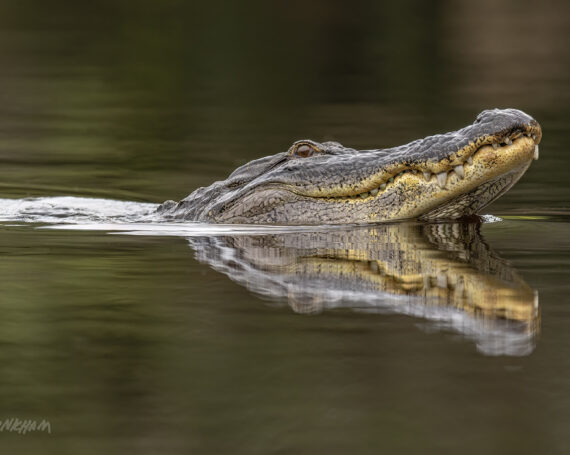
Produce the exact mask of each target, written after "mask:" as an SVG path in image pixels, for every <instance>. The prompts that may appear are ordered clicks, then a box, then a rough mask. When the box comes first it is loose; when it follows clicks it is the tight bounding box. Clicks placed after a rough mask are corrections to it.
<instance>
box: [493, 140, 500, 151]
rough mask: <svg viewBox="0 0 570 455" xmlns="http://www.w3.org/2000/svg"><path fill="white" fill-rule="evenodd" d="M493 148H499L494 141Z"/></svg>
mask: <svg viewBox="0 0 570 455" xmlns="http://www.w3.org/2000/svg"><path fill="white" fill-rule="evenodd" d="M493 148H494V149H495V150H497V149H498V148H499V144H497V143H496V142H493Z"/></svg>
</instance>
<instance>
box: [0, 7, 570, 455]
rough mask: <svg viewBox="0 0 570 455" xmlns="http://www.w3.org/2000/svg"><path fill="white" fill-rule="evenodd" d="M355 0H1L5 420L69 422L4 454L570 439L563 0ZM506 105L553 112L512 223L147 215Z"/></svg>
mask: <svg viewBox="0 0 570 455" xmlns="http://www.w3.org/2000/svg"><path fill="white" fill-rule="evenodd" d="M521 5H522V6H521ZM346 8H348V7H343V6H342V5H341V4H337V5H333V4H332V3H330V2H311V3H310V4H307V3H306V2H304V3H298V2H288V3H287V4H285V3H284V4H282V5H275V4H272V3H267V2H254V3H252V4H248V5H247V6H245V5H241V4H239V5H238V4H237V3H236V4H235V5H221V4H214V3H212V4H208V5H206V4H199V3H195V4H190V3H189V2H178V1H165V2H152V1H142V2H139V3H138V4H137V6H136V8H135V7H134V6H133V4H132V3H131V2H126V1H101V2H96V3H93V4H89V5H88V4H86V3H84V2H81V3H78V2H71V1H65V0H58V1H55V2H49V4H48V3H46V2H39V1H34V0H26V1H19V2H3V3H2V4H1V5H0V38H1V39H0V68H2V70H1V71H0V87H2V89H1V90H0V165H1V166H0V169H1V171H0V172H1V179H0V198H1V200H0V218H1V219H2V220H3V221H2V222H1V224H0V258H1V261H0V272H1V275H0V276H1V277H2V293H1V297H0V303H1V305H2V310H3V313H2V316H3V317H2V320H1V322H0V343H1V347H0V360H1V362H2V365H3V368H2V372H1V373H0V384H1V387H0V404H1V406H0V410H1V413H0V418H9V417H19V418H21V419H39V420H41V419H47V420H49V421H50V422H51V428H52V433H51V434H47V433H39V432H36V433H29V434H26V435H21V434H17V433H8V432H2V433H0V447H2V449H3V450H4V451H5V452H6V453H12V452H13V453H18V452H22V451H25V450H28V451H30V452H32V453H33V452H36V453H37V452H40V451H41V452H47V453H58V454H59V453H79V452H80V453H96V454H99V453H101V452H106V453H115V452H116V453H124V452H126V451H128V452H133V451H137V452H141V453H145V452H146V453H157V452H159V453H188V452H190V453H247V454H251V453H263V454H265V453H325V452H326V453H347V452H351V453H378V452H381V451H383V452H387V453H422V454H423V453H457V452H459V451H460V452H461V453H483V452H486V453H529V454H530V453H532V454H533V453H542V452H544V453H567V452H568V450H569V448H570V447H569V446H570V438H569V437H568V434H567V428H568V425H569V424H570V411H569V409H570V399H569V398H568V397H570V380H569V379H568V378H569V377H570V361H569V360H568V359H569V358H570V352H569V348H568V346H570V335H569V333H570V331H569V330H568V326H569V324H570V311H569V307H568V304H569V301H568V295H569V292H570V284H569V283H570V280H569V274H568V270H569V266H570V254H569V253H570V240H569V239H570V235H569V232H570V229H569V228H570V216H569V215H570V207H569V206H568V200H569V194H570V193H569V189H568V177H567V174H568V172H567V170H568V167H569V164H570V162H569V159H568V153H567V150H566V144H567V143H568V139H569V135H568V131H567V125H568V122H569V120H570V108H569V106H570V92H569V90H568V87H570V79H569V76H568V75H569V74H570V54H569V53H570V51H569V49H570V48H569V47H568V46H567V45H566V43H567V42H568V39H569V38H570V37H569V32H568V31H569V30H570V26H569V23H568V17H569V15H568V11H567V8H566V7H562V6H560V5H556V7H554V6H553V5H541V6H540V7H536V5H533V4H532V3H524V4H521V3H520V2H515V1H498V2H497V1H490V0H489V1H482V2H470V3H464V4H459V3H457V4H456V3H454V2H398V4H397V5H396V4H394V5H390V6H386V5H382V4H380V3H378V2H366V1H365V2H358V3H357V4H351V5H350V8H349V9H346ZM493 107H516V108H519V109H522V110H524V111H526V112H528V113H529V114H531V115H533V116H534V117H535V118H536V119H537V120H538V121H539V122H540V123H541V125H542V127H543V132H544V136H543V140H542V143H541V157H540V159H539V160H538V161H536V162H534V163H533V164H532V165H531V167H530V169H529V171H528V172H527V174H526V175H525V176H524V177H523V178H522V179H521V181H520V182H519V183H518V184H517V185H516V186H515V187H514V188H513V189H512V190H511V191H510V192H509V193H508V194H507V195H506V196H504V197H503V198H501V199H500V200H498V201H497V202H496V203H494V204H493V205H492V206H490V207H488V208H487V209H486V214H491V215H493V216H496V217H498V218H499V221H497V220H496V219H492V218H489V219H488V220H494V221H495V222H485V223H482V224H481V225H459V224H451V225H440V226H438V225H418V224H413V223H411V224H402V225H387V226H379V227H374V226H367V227H360V228H354V227H350V228H348V227H335V228H318V229H315V228H310V229H283V228H276V229H267V228H264V229H262V230H259V228H255V227H247V226H245V227H244V226H242V227H239V228H235V227H227V226H217V227H211V226H204V225H193V224H187V225H184V224H176V225H172V224H164V223H161V222H159V221H158V220H155V219H153V218H152V216H151V217H150V218H149V215H148V214H149V213H151V212H152V209H153V208H154V207H155V204H157V203H160V202H162V201H164V200H166V199H179V198H182V197H185V196H186V195H187V194H189V193H190V192H191V191H192V190H194V189H195V188H197V187H199V186H203V185H207V184H209V183H211V182H212V181H214V180H217V179H222V178H224V177H225V176H227V175H228V174H229V173H230V172H231V171H232V170H233V169H234V168H235V167H236V166H238V165H240V164H243V163H245V162H247V161H249V160H251V159H254V158H257V157H260V156H264V155H267V154H273V153H276V152H277V151H282V150H285V149H286V148H287V147H289V145H290V144H291V143H292V142H293V141H294V140H297V139H301V138H307V137H310V138H313V139H315V140H317V141H320V140H336V141H339V142H341V143H343V144H345V145H347V146H351V147H355V148H362V149H366V148H378V147H388V146H394V145H398V144H401V143H405V142H409V141H411V140H413V139H417V138H419V137H423V136H426V135H430V134H434V133H436V132H445V131H449V130H454V129H457V128H459V127H462V126H464V125H465V124H467V123H471V122H472V121H473V119H474V118H475V116H476V114H477V113H478V112H479V111H481V110H482V109H485V108H493ZM56 196H63V197H64V199H52V198H53V197H56ZM37 198H40V199H37ZM410 245H413V247H410ZM480 296H483V298H479V297H480ZM536 304H538V305H536Z"/></svg>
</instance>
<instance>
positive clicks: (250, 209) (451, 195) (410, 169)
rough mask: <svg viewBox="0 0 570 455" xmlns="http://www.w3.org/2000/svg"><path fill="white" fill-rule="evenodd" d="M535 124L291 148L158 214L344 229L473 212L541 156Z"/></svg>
mask: <svg viewBox="0 0 570 455" xmlns="http://www.w3.org/2000/svg"><path fill="white" fill-rule="evenodd" d="M541 137H542V131H541V128H540V125H539V124H538V122H536V120H534V119H533V118H532V117H530V116H528V115H527V114H525V113H524V112H522V111H519V110H516V109H504V110H500V109H493V110H486V111H483V112H481V113H480V114H479V115H478V116H477V118H476V120H475V122H474V123H473V124H471V125H469V126H466V127H464V128H462V129H460V130H457V131H454V132H450V133H445V134H436V135H434V136H429V137H426V138H424V139H419V140H416V141H413V142H410V143H409V144H405V145H402V146H399V147H393V148H389V149H382V150H362V151H358V150H354V149H351V148H347V147H344V146H342V145H341V144H339V143H336V142H324V143H317V142H314V141H311V140H302V141H297V142H295V143H294V144H293V145H292V146H291V147H290V148H289V150H288V151H287V152H282V153H278V154H276V155H273V156H268V157H265V158H261V159H258V160H254V161H252V162H250V163H247V164H245V165H243V166H241V167H239V168H238V169H236V170H235V171H234V172H233V173H232V174H231V175H230V176H229V177H228V178H227V179H226V180H224V181H220V182H216V183H214V184H212V185H211V186H209V187H205V188H199V189H198V190H196V191H195V192H194V193H192V194H191V195H190V196H188V197H187V198H186V199H183V200H182V201H180V202H179V203H174V202H172V201H168V202H166V203H164V204H163V205H162V206H161V208H160V209H159V211H160V212H161V213H162V214H163V215H164V216H166V217H168V218H175V219H184V220H194V221H207V222H216V223H259V224H345V223H368V222H379V221H389V220H402V219H410V218H420V219H427V220H430V219H457V218H461V217H465V216H470V215H474V214H477V213H478V212H479V211H480V210H481V209H482V208H484V207H485V206H487V205H488V204H490V203H491V202H492V201H494V200H495V199H497V198H498V197H499V196H501V195H502V194H503V193H505V192H506V191H507V190H508V189H509V188H510V187H511V186H512V185H514V183H515V182H516V181H517V180H518V179H519V178H520V177H521V176H522V174H523V173H524V172H525V171H526V169H527V168H528V167H529V165H530V163H531V162H532V160H533V158H534V159H537V158H538V143H539V142H540V139H541Z"/></svg>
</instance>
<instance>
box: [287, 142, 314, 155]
mask: <svg viewBox="0 0 570 455" xmlns="http://www.w3.org/2000/svg"><path fill="white" fill-rule="evenodd" d="M318 152H320V150H318V149H317V148H316V147H312V146H310V145H309V144H299V145H298V146H297V147H295V148H294V149H293V150H292V151H291V152H290V153H291V156H292V157H296V158H308V157H310V156H313V155H314V154H315V153H318Z"/></svg>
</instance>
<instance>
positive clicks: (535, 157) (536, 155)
mask: <svg viewBox="0 0 570 455" xmlns="http://www.w3.org/2000/svg"><path fill="white" fill-rule="evenodd" d="M534 159H535V160H537V159H538V145H535V146H534Z"/></svg>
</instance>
